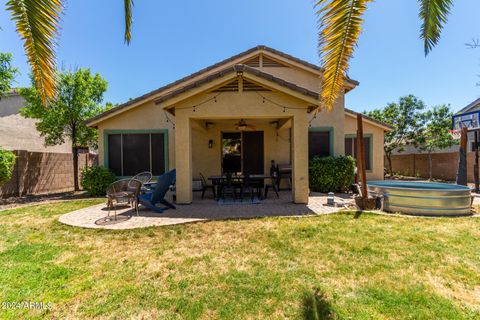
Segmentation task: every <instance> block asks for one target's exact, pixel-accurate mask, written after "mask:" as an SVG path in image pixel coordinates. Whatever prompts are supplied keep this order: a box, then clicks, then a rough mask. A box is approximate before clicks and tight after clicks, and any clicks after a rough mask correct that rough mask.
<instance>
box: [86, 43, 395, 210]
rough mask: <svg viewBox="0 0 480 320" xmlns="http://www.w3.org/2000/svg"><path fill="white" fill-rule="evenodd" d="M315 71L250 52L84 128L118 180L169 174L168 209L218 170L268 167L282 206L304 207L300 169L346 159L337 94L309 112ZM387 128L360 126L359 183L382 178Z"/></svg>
mask: <svg viewBox="0 0 480 320" xmlns="http://www.w3.org/2000/svg"><path fill="white" fill-rule="evenodd" d="M321 75H322V70H321V68H320V67H318V66H316V65H313V64H311V63H309V62H306V61H303V60H301V59H298V58H295V57H293V56H290V55H288V54H285V53H283V52H280V51H277V50H274V49H271V48H269V47H266V46H257V47H255V48H252V49H250V50H247V51H245V52H243V53H240V54H238V55H236V56H233V57H231V58H228V59H226V60H224V61H222V62H219V63H217V64H214V65H212V66H210V67H207V68H205V69H203V70H200V71H198V72H196V73H193V74H191V75H189V76H187V77H185V78H183V79H180V80H177V81H175V82H173V83H171V84H168V85H166V86H164V87H161V88H159V89H157V90H154V91H152V92H149V93H147V94H145V95H143V96H140V97H138V98H136V99H133V100H131V101H128V102H127V103H125V104H122V105H120V106H118V107H116V108H114V109H111V110H109V111H107V112H105V113H103V114H100V115H98V116H96V117H94V118H92V119H89V120H88V121H87V124H88V125H89V126H91V127H95V128H97V129H98V132H99V141H98V145H99V163H100V164H103V165H104V166H106V167H108V168H110V169H111V170H113V171H114V172H115V174H117V175H118V176H132V175H134V174H135V173H138V172H140V171H143V170H149V171H152V172H153V173H154V174H161V173H162V172H164V171H165V170H168V169H172V168H176V170H177V183H176V201H177V203H179V204H188V203H191V202H192V198H193V197H192V180H193V179H195V178H198V177H199V175H200V173H202V174H203V175H204V176H211V175H219V174H221V173H222V172H223V171H225V170H226V169H228V170H230V171H231V170H232V169H233V171H239V172H243V173H255V174H263V173H267V172H268V170H269V167H270V162H271V160H274V161H275V162H276V163H278V164H282V163H283V164H291V168H292V200H293V201H294V202H295V203H307V202H308V196H309V185H308V162H309V159H310V158H312V157H313V156H315V155H321V156H328V155H332V156H339V155H345V154H350V155H354V154H355V143H354V136H355V133H356V112H354V111H351V110H348V109H346V108H345V106H344V94H346V93H348V92H349V91H351V90H353V89H354V88H355V87H356V86H357V85H358V82H357V81H354V80H351V79H348V80H347V81H346V84H345V90H344V92H343V93H342V95H341V96H340V97H339V98H338V100H337V102H336V103H335V106H334V109H333V111H331V112H329V111H326V110H322V108H321V105H320V103H319V91H320V86H321V81H320V78H321ZM387 130H390V128H389V127H388V126H387V125H386V124H383V123H381V122H378V121H375V120H373V119H370V118H368V117H365V119H364V133H365V139H366V143H365V146H366V155H367V157H366V158H367V169H368V171H367V172H368V173H367V178H368V179H383V165H384V163H383V161H384V160H383V141H384V133H385V131H387Z"/></svg>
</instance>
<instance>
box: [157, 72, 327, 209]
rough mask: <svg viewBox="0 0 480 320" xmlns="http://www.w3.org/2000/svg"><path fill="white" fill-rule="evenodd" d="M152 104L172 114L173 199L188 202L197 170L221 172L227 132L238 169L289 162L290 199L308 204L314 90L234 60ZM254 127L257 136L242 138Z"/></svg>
mask: <svg viewBox="0 0 480 320" xmlns="http://www.w3.org/2000/svg"><path fill="white" fill-rule="evenodd" d="M155 104H156V105H158V106H160V107H161V108H162V109H163V110H165V112H169V113H171V114H172V115H173V116H175V168H176V170H177V184H176V186H177V199H176V202H177V203H178V204H190V203H192V201H193V194H192V189H193V188H192V180H193V179H194V178H195V177H196V176H197V175H198V174H199V173H203V174H204V175H218V174H223V173H225V163H224V162H223V160H222V159H223V158H222V156H223V155H222V152H223V151H222V144H223V142H224V141H225V139H224V137H225V134H228V133H237V134H239V137H240V139H241V144H242V146H243V148H242V151H241V164H240V166H239V169H241V171H242V173H243V174H252V173H253V174H266V173H268V170H269V166H270V161H271V160H275V161H276V162H277V163H282V162H285V163H289V164H291V168H292V181H291V184H292V192H291V198H290V200H291V201H293V202H294V203H302V204H306V203H308V192H309V189H308V143H307V141H308V114H309V113H311V112H312V110H314V109H315V108H317V107H318V97H317V94H316V93H313V92H310V91H308V90H303V91H302V90H300V89H299V88H298V87H296V86H293V85H289V84H288V83H286V82H284V81H283V82H281V81H277V79H275V78H272V77H268V76H267V75H265V74H263V73H261V72H259V71H257V70H254V69H252V68H249V67H247V66H244V65H235V66H234V67H232V68H230V69H227V70H225V71H224V72H223V73H219V74H216V75H213V76H211V77H209V78H206V79H205V80H204V81H198V83H194V85H192V86H191V87H188V88H181V89H179V90H177V91H173V92H171V93H170V94H169V95H166V96H164V97H162V98H160V99H157V100H156V101H155ZM253 132H256V133H257V136H256V137H249V138H247V136H251V135H252V133H253ZM247 140H248V143H247ZM247 152H248V154H247ZM250 155H252V156H251V157H250V158H251V161H248V160H246V158H248V156H250ZM255 155H259V157H255ZM252 161H256V163H254V162H252Z"/></svg>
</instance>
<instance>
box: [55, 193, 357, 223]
mask: <svg viewBox="0 0 480 320" xmlns="http://www.w3.org/2000/svg"><path fill="white" fill-rule="evenodd" d="M335 202H336V206H329V205H327V196H326V195H325V194H320V193H318V194H317V193H314V194H312V195H311V196H310V197H309V203H308V205H302V204H294V203H292V200H291V192H289V191H281V192H280V198H279V199H277V198H276V197H275V196H274V195H273V194H272V195H269V198H268V199H266V200H263V201H261V202H260V203H259V204H228V205H226V204H224V205H221V204H219V203H217V202H216V201H215V200H213V199H212V198H208V199H207V198H206V199H204V200H201V199H200V195H199V194H198V193H194V201H193V203H192V204H190V205H177V209H176V210H166V211H164V212H163V213H155V212H152V211H149V210H147V209H145V208H144V207H142V206H140V210H139V215H138V216H137V215H136V213H135V210H134V209H132V208H131V207H130V206H126V205H124V206H122V207H120V206H118V209H117V214H118V218H117V220H116V221H107V222H105V221H104V218H105V217H106V216H107V213H108V211H107V207H106V204H99V205H95V206H91V207H88V208H84V209H80V210H76V211H73V212H70V213H67V214H64V215H62V216H60V218H59V221H60V222H62V223H64V224H67V225H71V226H76V227H83V228H98V229H118V230H121V229H135V228H144V227H150V226H165V225H173V224H181V223H189V222H198V221H208V220H222V219H241V218H259V217H289V216H290V217H291V216H304V215H315V214H327V213H334V212H337V211H339V210H341V209H342V208H345V207H346V206H348V205H352V204H353V198H352V195H348V194H339V195H336V197H335ZM112 213H113V212H112Z"/></svg>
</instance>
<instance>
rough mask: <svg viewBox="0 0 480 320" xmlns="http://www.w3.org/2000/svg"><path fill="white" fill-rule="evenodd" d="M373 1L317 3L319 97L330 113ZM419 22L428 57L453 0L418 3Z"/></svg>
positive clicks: (428, 0)
mask: <svg viewBox="0 0 480 320" xmlns="http://www.w3.org/2000/svg"><path fill="white" fill-rule="evenodd" d="M370 2H372V0H316V2H315V8H316V10H317V11H316V13H317V17H318V28H319V37H318V39H319V44H318V46H319V54H320V58H321V64H322V67H323V68H324V73H323V86H322V93H321V98H322V102H323V104H324V107H325V108H327V109H329V110H331V109H332V107H333V104H334V102H335V100H336V99H337V97H338V95H339V93H340V92H341V90H342V88H343V84H344V79H345V76H346V73H347V71H348V61H349V60H350V58H351V57H352V55H353V51H354V49H355V47H356V45H357V42H358V38H359V36H360V33H361V31H362V24H363V18H362V17H363V14H364V13H365V10H366V9H367V5H368V4H369V3H370ZM418 2H419V5H420V12H419V17H420V19H421V20H422V27H421V31H420V38H421V39H422V40H423V42H424V50H425V55H427V54H428V53H429V52H430V51H431V50H432V49H433V47H434V46H435V45H436V44H437V43H438V41H439V40H440V33H441V30H442V27H443V25H444V24H445V23H446V22H447V16H448V14H449V13H450V9H451V8H452V6H453V0H418Z"/></svg>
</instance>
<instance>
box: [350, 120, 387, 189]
mask: <svg viewBox="0 0 480 320" xmlns="http://www.w3.org/2000/svg"><path fill="white" fill-rule="evenodd" d="M356 133H357V119H356V118H355V117H352V116H350V115H345V134H346V135H347V134H356ZM363 134H364V135H366V134H371V135H372V136H373V150H372V170H371V171H367V179H368V180H383V178H384V176H383V168H384V163H383V162H384V157H383V155H384V152H383V139H384V134H385V133H384V129H383V128H381V127H379V126H377V125H373V124H372V123H369V122H367V121H364V122H363ZM365 156H367V155H365Z"/></svg>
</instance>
